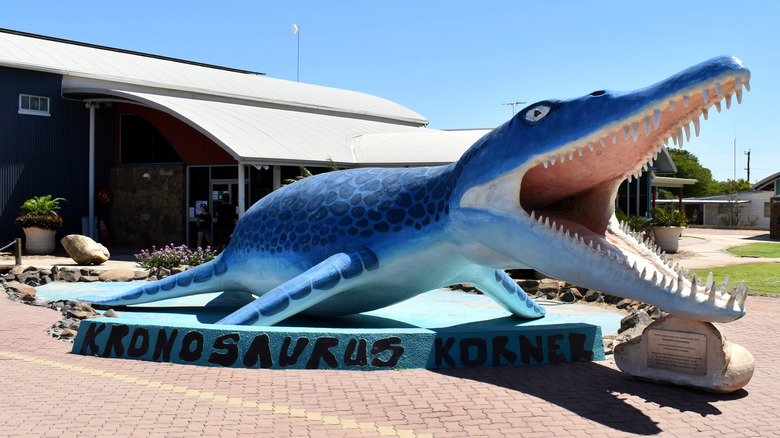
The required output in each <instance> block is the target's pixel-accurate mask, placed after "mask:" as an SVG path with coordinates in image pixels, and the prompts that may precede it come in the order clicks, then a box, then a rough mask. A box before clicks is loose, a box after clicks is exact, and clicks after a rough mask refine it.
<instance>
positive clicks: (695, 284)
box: [620, 221, 748, 311]
mask: <svg viewBox="0 0 780 438" xmlns="http://www.w3.org/2000/svg"><path fill="white" fill-rule="evenodd" d="M620 230H621V231H623V233H625V234H626V235H628V236H631V237H632V238H633V239H634V241H635V242H636V243H637V244H639V245H641V246H644V247H645V248H647V249H648V250H651V251H652V252H653V253H654V254H655V255H656V256H657V257H659V258H660V259H661V261H662V262H663V263H664V264H665V265H666V266H667V267H668V268H669V269H671V270H672V271H673V272H675V273H676V274H677V278H671V277H669V276H667V275H665V274H664V273H662V272H660V271H659V270H657V269H654V268H652V267H651V269H652V271H653V272H652V275H650V274H648V272H647V267H644V268H643V269H642V272H641V273H639V277H640V278H641V279H643V280H646V281H650V282H652V283H653V285H656V286H660V287H663V288H664V289H665V290H666V291H667V293H670V294H676V295H680V296H681V297H683V292H684V291H686V285H685V281H686V279H687V280H688V281H689V282H690V288H689V289H688V295H687V297H683V298H689V299H692V300H697V298H696V297H697V296H699V295H706V301H707V302H709V303H713V304H714V303H715V300H716V299H720V300H722V301H726V305H725V308H726V309H732V308H733V307H734V304H735V303H736V304H737V305H739V309H740V310H743V311H744V310H745V300H746V299H747V294H748V287H747V286H746V285H745V282H744V281H742V282H741V283H740V284H739V286H737V287H735V288H733V289H732V292H731V294H729V293H728V284H729V277H728V275H726V277H725V278H724V281H723V285H721V287H720V289H718V287H717V283H716V282H715V281H714V280H713V278H712V272H710V273H709V275H708V276H707V281H706V282H705V283H704V284H703V285H700V284H699V281H698V279H697V278H696V274H691V275H690V276H688V271H687V270H686V271H685V272H683V268H682V266H680V264H679V263H674V261H673V260H670V259H669V258H668V257H667V255H666V253H664V252H662V251H661V250H660V248H658V246H656V245H654V244H652V241H651V240H650V238H649V237H648V238H647V239H644V240H642V238H643V234H642V233H639V232H636V231H632V230H631V229H629V227H628V224H627V223H625V222H623V221H620ZM651 245H652V246H651ZM625 266H626V267H628V268H630V269H631V270H632V271H634V272H639V268H638V267H637V263H636V261H635V262H633V263H630V262H629V261H628V259H626V260H625ZM686 277H687V278H686ZM700 286H702V287H703V288H702V289H701V290H700V289H699V287H700Z"/></svg>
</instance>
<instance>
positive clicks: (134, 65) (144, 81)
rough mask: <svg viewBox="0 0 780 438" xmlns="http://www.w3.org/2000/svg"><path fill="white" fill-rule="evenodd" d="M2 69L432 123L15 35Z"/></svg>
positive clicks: (3, 50)
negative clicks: (18, 69)
mask: <svg viewBox="0 0 780 438" xmlns="http://www.w3.org/2000/svg"><path fill="white" fill-rule="evenodd" d="M0 65H2V66H6V67H15V68H21V69H26V70H38V71H48V72H53V73H58V74H62V75H64V76H66V77H83V78H91V79H99V80H103V81H111V82H115V83H121V84H128V85H130V84H132V85H138V86H143V87H150V88H160V89H166V90H176V91H186V92H193V93H199V94H208V95H213V96H221V97H228V98H236V99H248V100H252V101H255V102H263V103H267V104H275V105H284V106H291V107H305V108H320V109H327V110H331V111H337V112H342V113H344V114H359V115H372V116H376V117H382V118H388V119H391V120H395V121H397V122H401V123H403V122H406V123H413V124H417V125H418V126H420V125H426V124H427V123H428V121H427V120H426V119H425V118H424V117H422V116H421V115H419V114H417V113H416V112H414V111H412V110H410V109H408V108H405V107H403V106H401V105H399V104H397V103H395V102H391V101H389V100H386V99H382V98H379V97H376V96H372V95H369V94H365V93H359V92H355V91H348V90H341V89H336V88H329V87H323V86H318V85H312V84H304V83H299V82H291V81H285V80H281V79H274V78H269V77H265V76H259V75H252V74H247V73H239V72H235V71H226V70H221V69H217V68H209V67H205V66H202V65H192V64H188V63H184V62H177V61H175V60H166V59H159V58H155V57H149V56H143V55H141V54H131V53H127V52H122V51H117V50H107V49H101V48H96V47H93V46H88V45H80V44H73V43H69V42H64V41H57V40H52V39H45V38H36V37H33V36H27V35H19V34H14V33H5V32H0Z"/></svg>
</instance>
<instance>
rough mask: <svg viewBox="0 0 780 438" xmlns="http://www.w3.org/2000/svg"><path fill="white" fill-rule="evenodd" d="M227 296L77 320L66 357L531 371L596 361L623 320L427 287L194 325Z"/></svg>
mask: <svg viewBox="0 0 780 438" xmlns="http://www.w3.org/2000/svg"><path fill="white" fill-rule="evenodd" d="M236 299H238V300H239V301H240V300H241V299H239V298H236V297H231V296H229V295H226V294H222V295H220V296H217V297H216V298H212V300H211V301H210V302H209V303H208V304H207V305H205V306H200V307H180V306H179V307H150V306H152V305H151V304H147V305H139V306H131V307H127V308H118V309H116V310H117V311H118V313H119V316H120V317H119V318H98V319H92V320H85V321H82V323H81V327H80V328H79V332H78V336H77V337H76V340H75V343H74V346H73V353H76V354H82V355H96V356H102V357H115V358H127V359H140V360H150V361H158V362H172V363H185V364H196V365H207V366H225V367H246V368H293V369H294V368H301V369H302V368H311V369H317V368H319V369H322V368H328V369H350V370H381V369H394V368H455V367H473V366H506V365H509V366H518V365H535V364H545V363H560V362H578V361H592V360H604V358H605V357H604V348H603V340H602V326H608V327H609V328H608V330H609V331H613V330H616V327H617V326H618V325H619V322H620V318H621V317H622V316H623V315H622V314H621V313H618V312H614V311H607V310H605V309H601V308H597V307H592V306H585V305H560V306H551V307H548V315H547V316H546V317H544V318H541V319H538V320H533V321H525V320H519V319H516V318H514V317H511V316H509V315H508V313H507V312H506V311H504V310H503V309H501V308H500V307H498V306H497V305H496V304H495V303H493V302H492V300H490V299H489V298H487V297H485V296H481V295H472V294H462V293H457V292H452V291H445V290H437V291H432V292H428V293H426V294H423V295H420V296H418V297H415V298H413V299H411V300H408V301H406V302H403V303H399V304H396V305H395V306H390V307H387V308H385V309H379V310H376V311H373V312H368V313H365V314H360V315H354V316H350V317H343V318H329V319H318V318H306V317H295V318H290V319H288V320H286V321H284V322H283V323H281V324H280V325H277V326H272V327H245V326H223V325H215V324H209V323H203V322H212V321H216V320H218V319H219V318H220V317H221V316H222V315H224V314H227V313H229V312H230V311H232V309H234V308H236V306H237V305H240V303H232V301H234V300H236ZM177 301H178V300H177ZM155 304H158V303H155ZM179 304H181V303H179ZM429 309H437V311H436V312H430V311H429ZM206 311H210V312H211V313H207V312H206ZM189 312H192V313H191V314H190V313H189ZM193 316H194V317H195V318H196V319H194V318H193ZM589 320H590V321H589Z"/></svg>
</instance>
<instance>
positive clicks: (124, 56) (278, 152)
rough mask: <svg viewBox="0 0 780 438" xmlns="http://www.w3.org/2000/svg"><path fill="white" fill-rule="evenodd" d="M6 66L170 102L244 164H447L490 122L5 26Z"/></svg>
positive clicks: (95, 93)
mask: <svg viewBox="0 0 780 438" xmlns="http://www.w3.org/2000/svg"><path fill="white" fill-rule="evenodd" d="M0 66H6V67H12V68H19V69H25V70H36V71H46V72H52V73H56V74H60V75H62V76H63V80H62V92H63V95H69V96H75V97H79V98H82V99H89V100H94V101H99V100H101V99H104V100H108V101H111V100H118V99H121V100H129V101H132V102H136V103H139V104H143V105H147V106H150V107H152V108H155V109H158V110H160V111H163V112H166V113H168V114H171V115H173V116H175V117H177V118H179V119H180V120H183V121H184V122H185V123H187V124H189V125H190V126H192V127H193V128H194V129H197V130H198V131H200V132H201V133H203V134H204V135H206V136H208V137H209V138H211V139H212V140H213V141H214V142H215V143H217V144H218V145H220V146H221V147H222V148H224V149H225V150H226V151H228V152H229V153H230V154H231V155H232V156H233V157H234V158H235V159H236V160H237V161H240V162H243V163H248V164H249V163H254V164H304V165H305V164H317V163H324V162H327V161H329V160H332V161H334V162H336V163H337V164H340V165H350V164H360V165H421V164H423V165H434V164H442V163H449V162H452V161H455V160H457V159H458V158H459V157H460V155H461V154H462V153H463V152H464V151H465V150H466V149H468V147H469V146H471V144H472V143H473V142H474V141H476V140H477V139H479V138H480V137H481V136H482V135H484V134H485V133H486V132H488V131H487V130H473V131H437V130H430V129H426V128H425V125H427V123H428V121H427V120H426V119H425V118H424V117H422V116H421V115H419V114H417V113H416V112H414V111H412V110H410V109H408V108H405V107H403V106H401V105H399V104H397V103H394V102H391V101H389V100H386V99H382V98H379V97H376V96H372V95H368V94H365V93H358V92H354V91H348V90H340V89H335V88H329V87H322V86H317V85H311V84H303V83H298V82H291V81H285V80H280V79H273V78H268V77H265V76H258V75H254V74H248V73H247V72H243V71H235V70H232V69H224V68H216V67H214V66H207V65H203V64H198V63H192V62H188V61H178V60H175V59H170V58H163V57H157V56H152V55H144V54H140V53H136V52H127V51H122V50H119V49H110V48H105V47H99V46H91V45H88V44H83V43H76V42H69V41H64V40H57V39H53V38H49V37H38V36H35V35H29V34H20V33H18V32H13V31H5V30H2V29H0Z"/></svg>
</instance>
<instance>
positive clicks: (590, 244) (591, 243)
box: [588, 240, 593, 249]
mask: <svg viewBox="0 0 780 438" xmlns="http://www.w3.org/2000/svg"><path fill="white" fill-rule="evenodd" d="M588 248H590V249H593V241H592V240H591V241H590V242H588Z"/></svg>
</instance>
